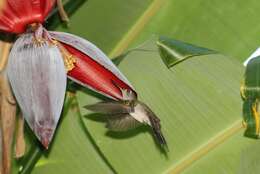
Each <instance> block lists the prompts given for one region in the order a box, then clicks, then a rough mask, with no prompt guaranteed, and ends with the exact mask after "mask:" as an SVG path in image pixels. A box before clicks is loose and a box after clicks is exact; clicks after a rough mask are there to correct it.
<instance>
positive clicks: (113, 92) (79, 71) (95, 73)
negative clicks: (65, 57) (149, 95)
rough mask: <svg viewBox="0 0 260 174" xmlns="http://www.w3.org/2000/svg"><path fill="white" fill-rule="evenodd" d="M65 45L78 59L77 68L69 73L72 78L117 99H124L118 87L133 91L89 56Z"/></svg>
mask: <svg viewBox="0 0 260 174" xmlns="http://www.w3.org/2000/svg"><path fill="white" fill-rule="evenodd" d="M63 45H64V46H65V48H66V49H67V50H68V51H69V52H70V53H71V54H72V55H73V56H75V59H76V62H75V68H73V69H72V70H71V71H69V72H68V76H69V77H70V78H72V79H74V80H77V81H80V82H81V83H82V84H85V85H87V86H89V87H90V88H92V89H95V90H97V91H99V92H101V93H103V94H105V95H107V96H109V97H113V98H116V99H123V98H122V97H123V96H122V93H121V90H120V89H119V88H118V87H120V88H122V89H131V88H130V87H129V86H128V85H127V84H126V83H124V82H123V81H122V80H120V79H119V78H118V77H117V76H115V75H114V74H113V73H112V72H111V71H109V70H108V69H106V68H105V67H103V66H102V65H100V64H98V63H97V62H96V61H94V60H93V59H91V58H90V57H89V56H88V55H86V54H84V53H82V52H80V51H79V50H76V49H75V48H73V47H71V46H69V45H66V44H63Z"/></svg>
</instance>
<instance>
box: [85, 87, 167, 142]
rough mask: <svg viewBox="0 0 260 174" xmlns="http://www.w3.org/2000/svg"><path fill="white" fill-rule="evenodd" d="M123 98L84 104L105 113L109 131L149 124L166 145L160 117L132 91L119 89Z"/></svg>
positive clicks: (155, 134)
mask: <svg viewBox="0 0 260 174" xmlns="http://www.w3.org/2000/svg"><path fill="white" fill-rule="evenodd" d="M120 90H121V92H122V95H123V100H117V101H115V100H112V101H101V102H98V103H96V104H92V105H87V106H85V108H86V109H88V110H90V111H94V112H97V113H101V114H106V115H107V118H108V119H107V124H106V127H107V128H108V129H109V130H111V131H117V132H120V131H127V130H130V129H134V128H137V127H139V126H141V125H142V124H145V125H149V126H150V127H151V129H152V132H153V135H154V137H155V138H156V140H157V141H158V143H159V144H160V145H162V146H167V143H166V140H165V138H164V136H163V134H162V131H161V124H160V119H159V118H158V117H157V116H156V115H155V113H154V112H153V111H152V110H151V109H150V108H149V107H148V106H147V105H146V104H145V103H143V102H141V101H139V100H138V99H137V95H136V93H135V92H134V91H132V90H129V89H120Z"/></svg>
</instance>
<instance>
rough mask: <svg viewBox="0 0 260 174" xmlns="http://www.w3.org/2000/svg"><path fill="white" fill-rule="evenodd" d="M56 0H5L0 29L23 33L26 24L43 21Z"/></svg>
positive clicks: (0, 16) (0, 17) (0, 18)
mask: <svg viewBox="0 0 260 174" xmlns="http://www.w3.org/2000/svg"><path fill="white" fill-rule="evenodd" d="M55 2H56V0H26V1H22V0H6V3H5V6H4V8H3V9H2V13H1V15H0V30H1V31H4V32H11V33H19V34H20V33H24V32H25V30H26V27H27V25H28V24H31V23H36V22H39V23H43V22H44V20H45V18H46V17H47V15H48V13H49V12H50V10H51V9H52V7H53V6H54V4H55Z"/></svg>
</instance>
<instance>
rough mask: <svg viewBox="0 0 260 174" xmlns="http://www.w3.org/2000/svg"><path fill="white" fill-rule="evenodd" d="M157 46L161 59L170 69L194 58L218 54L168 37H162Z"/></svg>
mask: <svg viewBox="0 0 260 174" xmlns="http://www.w3.org/2000/svg"><path fill="white" fill-rule="evenodd" d="M157 46H158V48H159V52H160V55H161V58H162V60H163V62H164V63H165V65H166V66H167V67H168V68H171V67H172V66H174V65H176V64H178V63H180V62H182V61H184V60H186V59H188V58H191V57H194V56H200V55H207V54H216V51H213V50H210V49H207V48H202V47H198V46H195V45H192V44H188V43H185V42H181V41H178V40H174V39H169V38H167V37H160V39H159V40H158V42H157Z"/></svg>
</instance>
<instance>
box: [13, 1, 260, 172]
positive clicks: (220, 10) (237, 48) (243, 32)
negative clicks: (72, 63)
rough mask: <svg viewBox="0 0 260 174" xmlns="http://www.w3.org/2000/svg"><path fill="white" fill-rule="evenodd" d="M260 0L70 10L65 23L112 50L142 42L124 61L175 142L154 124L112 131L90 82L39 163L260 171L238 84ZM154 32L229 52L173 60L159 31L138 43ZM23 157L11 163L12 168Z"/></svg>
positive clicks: (105, 4) (63, 167) (67, 167)
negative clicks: (161, 142) (93, 109)
mask: <svg viewBox="0 0 260 174" xmlns="http://www.w3.org/2000/svg"><path fill="white" fill-rule="evenodd" d="M258 5H259V2H258V1H242V0H239V1H231V0H227V1H217V0H212V1H206V0H195V1H188V0H143V1H138V0H129V1H127V2H125V1H120V0H112V1H104V0H88V1H87V2H86V3H85V4H84V5H82V6H81V8H80V9H79V10H78V11H77V12H76V13H75V14H74V15H72V17H71V22H70V28H69V29H64V28H63V27H59V28H58V30H65V31H67V32H72V33H75V34H77V35H80V36H82V37H85V38H87V39H88V40H90V41H92V42H94V43H95V44H97V45H98V46H99V47H101V48H102V49H103V50H104V51H105V52H106V53H107V54H108V55H109V56H110V57H115V56H118V55H120V54H122V53H123V52H124V51H126V50H127V48H130V47H132V48H134V47H138V48H141V49H140V50H138V49H133V50H132V51H131V52H128V54H125V55H124V56H123V59H122V60H121V62H120V65H119V68H120V69H121V70H122V72H123V73H124V74H125V75H126V76H127V77H128V78H129V80H130V81H131V82H132V84H133V86H135V88H136V90H137V91H138V93H139V97H140V99H141V100H142V101H144V102H146V103H147V104H148V105H149V106H150V107H151V108H152V109H153V110H154V112H155V113H156V114H157V115H158V116H159V117H160V119H161V120H162V131H163V132H164V134H165V137H166V139H167V141H168V149H169V151H168V152H165V151H163V150H162V149H161V148H160V147H159V146H157V144H156V143H155V141H154V140H153V137H152V136H151V134H150V131H149V129H148V128H147V127H140V128H139V129H136V130H133V131H129V132H126V133H113V132H108V131H107V129H106V128H105V127H104V121H105V120H104V116H102V115H96V114H93V113H90V112H88V111H87V110H84V109H83V108H82V107H83V106H84V105H87V104H92V103H94V102H96V101H97V100H100V98H99V96H97V97H94V96H96V95H93V93H92V92H90V91H88V90H86V91H80V92H77V94H76V96H73V97H72V98H73V107H71V108H66V109H65V110H67V109H68V110H69V111H68V112H67V113H66V112H65V113H64V115H63V119H62V121H61V124H60V125H59V128H58V131H57V132H56V135H55V139H54V142H53V143H52V147H51V149H50V150H49V151H48V152H44V153H43V156H42V157H41V159H40V160H38V161H35V162H37V163H36V166H35V167H34V168H33V170H32V173H33V174H41V173H50V174H52V173H55V174H56V173H72V172H74V173H78V174H81V173H188V174H194V173H210V174H215V173H216V174H219V173H225V174H226V173H227V174H230V173H231V174H232V173H239V174H242V173H250V174H251V173H252V174H253V173H259V171H260V169H259V165H258V161H259V162H260V157H259V156H258V155H257V154H258V151H260V148H259V147H260V144H259V143H260V142H259V141H258V140H252V139H248V138H245V137H243V128H242V126H241V122H242V119H241V118H242V108H241V105H242V101H241V99H240V94H239V86H240V82H241V80H242V76H243V73H244V72H243V71H244V68H243V67H242V60H244V59H245V57H247V56H248V55H249V54H250V52H252V51H253V50H254V49H255V48H256V47H258V45H259V41H258V26H259V24H258V10H257V7H258ZM252 26H254V27H252ZM153 34H157V35H165V36H168V37H172V38H174V39H178V40H180V41H185V42H188V43H192V44H194V45H200V46H202V47H206V48H209V49H210V50H218V51H220V52H222V53H225V55H228V56H223V55H221V54H210V55H201V56H200V55H199V56H195V57H192V58H190V59H188V60H186V61H183V62H181V63H179V64H177V65H175V66H173V67H172V68H170V69H168V68H167V66H165V64H164V62H163V61H162V59H161V57H160V54H159V52H158V48H157V46H156V43H155V42H154V40H152V41H150V42H146V44H145V45H142V46H141V47H139V46H138V45H140V44H141V43H143V42H144V41H145V40H148V39H149V38H151V36H152V35H153ZM142 49H143V51H142ZM66 107H68V106H67V105H66ZM33 142H34V141H33ZM32 146H34V144H33V143H32ZM29 149H30V144H29V147H28V150H29ZM14 163H15V164H16V163H17V161H14ZM20 167H21V166H20V165H17V166H16V165H14V170H13V173H17V170H18V169H19V168H20Z"/></svg>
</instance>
